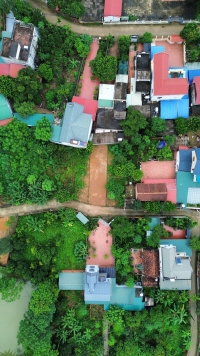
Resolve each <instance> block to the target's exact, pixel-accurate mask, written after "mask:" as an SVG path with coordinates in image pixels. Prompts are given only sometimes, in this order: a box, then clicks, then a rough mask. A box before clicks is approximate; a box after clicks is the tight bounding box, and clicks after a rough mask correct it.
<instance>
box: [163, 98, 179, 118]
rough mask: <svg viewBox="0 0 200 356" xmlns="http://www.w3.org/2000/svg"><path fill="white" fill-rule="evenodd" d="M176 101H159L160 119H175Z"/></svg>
mask: <svg viewBox="0 0 200 356" xmlns="http://www.w3.org/2000/svg"><path fill="white" fill-rule="evenodd" d="M177 114H178V112H177V100H161V101H160V117H161V119H176V118H177V117H178V116H177Z"/></svg>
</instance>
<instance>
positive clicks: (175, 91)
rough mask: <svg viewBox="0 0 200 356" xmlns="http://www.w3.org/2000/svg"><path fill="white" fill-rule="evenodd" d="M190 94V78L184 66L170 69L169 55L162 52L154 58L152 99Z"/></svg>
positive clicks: (165, 98) (181, 96) (172, 98)
mask: <svg viewBox="0 0 200 356" xmlns="http://www.w3.org/2000/svg"><path fill="white" fill-rule="evenodd" d="M186 94H188V79H187V78H186V72H185V70H184V69H183V68H180V69H179V68H177V69H171V70H170V71H169V55H168V54H167V53H164V52H161V53H156V54H154V57H153V59H152V84H151V100H152V101H160V100H169V99H171V100H176V99H181V98H183V96H184V95H186Z"/></svg>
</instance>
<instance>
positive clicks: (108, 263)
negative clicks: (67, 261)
mask: <svg viewBox="0 0 200 356" xmlns="http://www.w3.org/2000/svg"><path fill="white" fill-rule="evenodd" d="M98 224H99V226H98V227H97V228H96V230H94V231H92V233H91V234H90V236H89V238H88V240H89V242H90V245H91V246H92V248H91V249H90V256H89V258H88V259H87V264H88V265H92V264H96V265H99V266H101V267H112V266H114V265H115V261H114V257H113V256H112V254H111V246H112V235H110V234H109V231H110V229H111V228H110V226H106V225H105V224H103V222H101V221H99V223H98Z"/></svg>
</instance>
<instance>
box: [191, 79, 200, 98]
mask: <svg viewBox="0 0 200 356" xmlns="http://www.w3.org/2000/svg"><path fill="white" fill-rule="evenodd" d="M193 84H195V96H196V98H195V99H196V101H195V104H200V77H194V79H193Z"/></svg>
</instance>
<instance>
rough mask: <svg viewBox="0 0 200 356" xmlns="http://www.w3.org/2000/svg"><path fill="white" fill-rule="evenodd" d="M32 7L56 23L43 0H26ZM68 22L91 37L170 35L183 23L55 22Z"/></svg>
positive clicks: (62, 24) (55, 17) (72, 27)
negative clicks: (99, 23)
mask: <svg viewBox="0 0 200 356" xmlns="http://www.w3.org/2000/svg"><path fill="white" fill-rule="evenodd" d="M26 1H27V2H28V3H29V4H31V5H32V6H33V7H36V8H39V9H40V10H41V11H42V12H43V14H44V15H45V17H46V19H47V20H48V21H49V22H50V23H52V24H55V23H57V19H58V15H56V14H54V13H53V12H52V11H51V10H50V9H49V8H48V7H47V5H46V3H45V1H44V0H26ZM67 23H68V24H69V25H70V27H71V29H72V30H73V31H74V32H76V33H84V34H87V35H91V36H93V37H99V36H107V35H109V34H111V35H113V36H115V37H119V36H121V35H132V34H137V35H142V34H143V33H144V32H146V31H148V32H151V33H152V34H153V35H154V36H156V35H157V36H162V35H172V34H178V33H180V31H181V30H182V28H183V25H180V24H176V23H174V24H170V25H164V27H163V26H162V25H117V24H115V25H91V26H86V25H80V24H77V23H71V22H68V21H67V20H65V19H62V20H61V22H60V23H57V25H58V26H64V25H66V24H67Z"/></svg>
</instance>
